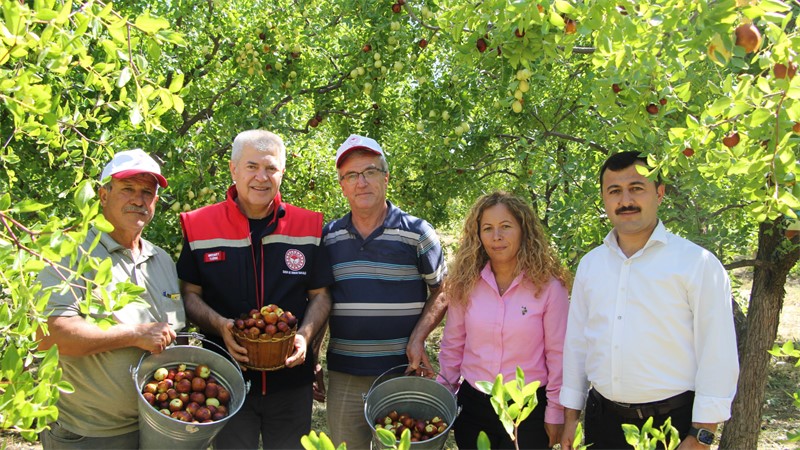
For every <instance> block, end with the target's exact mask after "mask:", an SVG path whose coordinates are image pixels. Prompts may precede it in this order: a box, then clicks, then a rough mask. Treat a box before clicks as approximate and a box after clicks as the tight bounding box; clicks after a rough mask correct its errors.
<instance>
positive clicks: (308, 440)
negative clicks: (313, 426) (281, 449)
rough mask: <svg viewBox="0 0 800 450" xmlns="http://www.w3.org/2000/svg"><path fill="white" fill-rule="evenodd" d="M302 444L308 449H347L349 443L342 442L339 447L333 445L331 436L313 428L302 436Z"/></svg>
mask: <svg viewBox="0 0 800 450" xmlns="http://www.w3.org/2000/svg"><path fill="white" fill-rule="evenodd" d="M300 444H301V445H302V446H303V448H304V449H306V450H346V449H347V445H346V444H345V443H344V442H342V443H341V444H339V446H338V447H336V446H334V445H333V442H332V441H331V438H329V437H328V435H327V434H325V433H324V432H323V433H320V434H319V435H317V432H316V431H314V430H311V432H310V433H309V434H307V435H305V436H303V437H301V438H300Z"/></svg>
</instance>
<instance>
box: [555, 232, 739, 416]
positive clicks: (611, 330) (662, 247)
mask: <svg viewBox="0 0 800 450" xmlns="http://www.w3.org/2000/svg"><path fill="white" fill-rule="evenodd" d="M738 376H739V361H738V355H737V351H736V334H735V331H734V326H733V314H732V308H731V287H730V279H729V278H728V274H727V273H726V272H725V269H724V267H722V264H721V263H720V262H719V260H717V258H715V257H714V255H712V254H711V253H710V252H708V251H707V250H705V249H703V248H702V247H700V246H698V245H696V244H694V243H692V242H690V241H688V240H686V239H683V238H681V237H678V236H676V235H674V234H672V233H669V232H668V231H667V230H666V229H665V228H664V225H663V224H662V223H661V222H660V221H659V223H658V225H657V226H656V228H655V230H654V231H653V234H652V235H651V236H650V239H649V240H648V241H647V244H645V246H644V247H643V248H642V249H641V250H639V251H638V252H636V253H635V254H634V255H632V256H631V257H630V258H628V257H626V256H625V254H624V253H623V252H622V250H621V249H620V248H619V245H618V243H617V234H616V232H615V231H614V230H612V231H611V232H610V233H609V234H608V235H607V236H606V238H605V239H604V245H601V246H599V247H597V248H595V249H594V250H592V251H591V252H589V253H588V254H587V255H586V256H585V257H584V258H583V259H582V260H581V262H580V264H579V265H578V271H577V274H576V276H575V283H574V285H573V288H572V299H571V303H570V310H569V319H568V324H567V336H566V342H565V345H564V380H563V386H562V388H561V397H560V398H561V404H562V405H564V406H565V407H567V408H571V409H577V410H580V409H583V407H584V405H585V402H586V396H587V393H588V389H589V386H590V384H591V386H592V387H594V388H595V389H596V390H597V391H598V392H599V393H600V394H601V395H603V396H604V397H606V398H608V399H610V400H613V401H616V402H621V403H649V402H654V401H659V400H663V399H666V398H669V397H672V396H674V395H677V394H680V393H681V392H684V391H689V390H693V391H695V400H694V407H693V411H692V421H693V422H701V423H718V422H722V421H724V420H727V419H728V418H729V417H730V410H731V402H732V401H733V397H734V394H735V393H736V382H737V378H738Z"/></svg>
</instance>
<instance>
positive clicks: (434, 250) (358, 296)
mask: <svg viewBox="0 0 800 450" xmlns="http://www.w3.org/2000/svg"><path fill="white" fill-rule="evenodd" d="M386 203H387V205H388V211H387V213H386V219H385V220H384V222H383V226H381V227H379V228H378V229H377V230H375V231H374V232H373V233H372V234H371V235H370V236H369V237H368V238H367V239H362V238H361V236H360V235H359V234H358V232H357V231H356V229H355V227H354V226H353V223H352V220H351V217H352V216H351V213H348V214H346V215H345V216H343V217H342V218H340V219H337V220H334V221H332V222H330V223H328V224H327V225H325V228H324V229H323V241H324V244H325V248H326V249H327V250H328V255H329V258H330V261H331V264H332V265H333V275H334V280H335V281H334V284H333V286H332V287H331V298H332V300H333V305H332V309H331V315H330V319H329V325H330V342H329V343H328V354H327V363H328V369H329V370H336V371H338V372H344V373H348V374H351V375H380V374H381V373H383V372H385V371H387V370H388V369H390V368H392V367H394V366H398V365H401V364H407V363H408V358H407V357H406V345H407V344H408V338H409V336H410V335H411V331H412V330H413V329H414V326H415V325H416V324H417V320H418V319H419V316H420V314H421V313H422V308H423V307H424V306H425V301H426V300H427V298H428V287H431V288H436V287H438V286H439V285H440V284H441V283H442V280H443V279H444V276H445V274H446V271H447V269H446V266H445V262H444V254H443V252H442V246H441V244H440V243H439V237H438V236H437V235H436V231H435V230H434V229H433V227H432V226H431V225H430V224H429V223H428V222H426V221H424V220H422V219H419V218H417V217H414V216H412V215H410V214H407V213H405V212H403V211H402V210H400V209H399V208H397V207H395V206H394V205H392V203H391V202H388V201H387V202H386Z"/></svg>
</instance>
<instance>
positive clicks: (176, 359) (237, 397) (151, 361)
mask: <svg viewBox="0 0 800 450" xmlns="http://www.w3.org/2000/svg"><path fill="white" fill-rule="evenodd" d="M179 335H183V336H191V337H194V338H197V339H200V340H202V341H203V342H204V343H211V344H213V345H215V346H216V347H217V348H220V349H222V348H221V347H220V346H219V345H217V344H215V343H214V342H211V341H208V340H206V339H204V338H203V336H202V335H199V334H196V333H191V334H186V333H179ZM222 351H224V352H225V353H226V354H227V353H228V352H227V351H225V349H222ZM228 356H229V357H230V355H228ZM231 361H234V360H233V358H231V360H228V359H227V358H224V357H222V356H220V355H219V354H218V353H215V352H213V351H211V350H208V349H205V348H201V347H196V346H193V345H174V346H171V347H168V348H167V349H166V350H164V351H163V352H161V353H159V354H158V355H143V356H142V358H141V359H140V360H139V364H138V365H137V366H136V367H135V368H131V373H132V375H133V382H134V384H135V385H136V389H137V395H138V398H139V448H140V449H164V448H168V449H171V450H177V449H202V450H205V449H207V448H208V447H209V445H210V444H211V441H212V440H213V439H214V437H215V436H216V435H217V433H219V432H220V430H222V428H223V427H224V426H225V424H226V423H228V419H230V418H231V417H233V415H234V414H236V413H237V412H238V411H239V409H240V408H241V407H242V404H243V403H244V398H245V394H246V392H247V389H246V387H245V383H244V378H243V377H242V371H241V370H240V369H239V367H238V366H237V365H236V364H235V362H234V363H232V362H231ZM178 364H186V367H187V368H189V369H194V368H195V367H197V365H198V364H206V365H207V366H208V367H210V368H211V370H212V371H213V374H214V377H215V378H216V379H217V380H218V381H219V383H220V384H222V385H223V386H224V387H225V388H226V389H227V390H228V391H229V392H230V394H231V400H230V403H229V405H228V406H229V407H228V411H229V413H228V416H227V417H225V418H223V419H221V420H218V421H215V422H210V423H189V422H181V421H179V420H177V419H173V418H172V417H168V416H165V415H164V414H162V413H160V412H158V411H157V410H156V409H155V408H153V407H152V406H151V405H150V404H149V403H147V400H145V399H144V396H143V395H142V388H143V387H144V385H145V383H147V381H148V380H149V379H151V378H152V377H153V373H154V372H155V370H156V369H158V368H159V367H173V366H176V365H178Z"/></svg>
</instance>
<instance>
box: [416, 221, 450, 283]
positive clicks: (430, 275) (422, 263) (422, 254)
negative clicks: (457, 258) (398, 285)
mask: <svg viewBox="0 0 800 450" xmlns="http://www.w3.org/2000/svg"><path fill="white" fill-rule="evenodd" d="M420 231H421V233H420V238H419V242H418V243H417V258H418V269H419V273H421V274H422V276H423V278H424V279H425V283H427V284H428V286H430V287H433V288H436V287H439V286H440V285H441V284H442V280H444V276H445V275H446V274H447V265H446V264H445V262H444V251H443V250H442V244H441V243H440V242H439V236H438V235H437V234H436V231H435V230H434V229H433V227H432V226H431V225H430V224H429V223H427V222H425V221H423V224H422V230H420Z"/></svg>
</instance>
